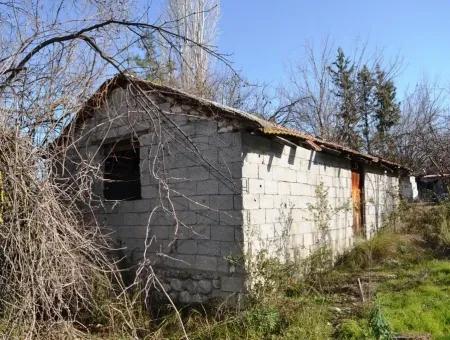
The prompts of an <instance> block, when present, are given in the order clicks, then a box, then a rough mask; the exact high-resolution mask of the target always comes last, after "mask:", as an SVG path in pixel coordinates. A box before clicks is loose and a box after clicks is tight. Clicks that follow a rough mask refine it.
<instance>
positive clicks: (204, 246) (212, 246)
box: [197, 227, 220, 256]
mask: <svg viewBox="0 0 450 340" xmlns="http://www.w3.org/2000/svg"><path fill="white" fill-rule="evenodd" d="M213 229H214V227H213ZM197 254H199V255H211V256H218V255H220V243H219V242H218V241H212V240H198V241H197Z"/></svg>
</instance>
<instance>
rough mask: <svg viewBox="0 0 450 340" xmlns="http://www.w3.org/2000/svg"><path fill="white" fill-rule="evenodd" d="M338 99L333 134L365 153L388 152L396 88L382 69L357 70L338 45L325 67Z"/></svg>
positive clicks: (395, 120) (394, 118)
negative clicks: (334, 57) (334, 131)
mask: <svg viewBox="0 0 450 340" xmlns="http://www.w3.org/2000/svg"><path fill="white" fill-rule="evenodd" d="M328 71H329V74H330V77H331V80H332V82H333V86H334V88H333V93H334V95H335V97H336V99H337V102H338V106H339V111H338V113H337V122H336V133H337V135H338V136H339V138H341V142H342V143H344V144H346V145H347V146H350V147H352V148H354V149H357V150H358V149H361V148H363V149H364V151H366V152H368V153H377V154H381V155H384V156H386V155H388V154H389V150H390V149H391V147H392V144H393V140H392V136H391V135H390V130H391V129H392V127H393V126H395V125H396V124H397V123H398V122H399V119H400V105H399V102H398V101H397V99H396V87H395V85H394V82H393V81H392V79H391V78H389V76H388V75H387V73H386V72H385V71H384V70H383V69H382V68H381V66H380V65H376V66H375V70H373V71H371V70H370V69H369V67H368V66H367V65H363V66H362V67H361V68H359V69H357V68H356V67H355V64H354V63H353V62H352V60H350V59H349V58H348V57H347V56H345V54H344V51H343V50H342V49H341V48H339V49H338V51H337V56H336V59H335V61H334V62H333V63H332V64H331V65H330V66H329V68H328Z"/></svg>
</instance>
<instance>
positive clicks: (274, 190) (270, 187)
mask: <svg viewBox="0 0 450 340" xmlns="http://www.w3.org/2000/svg"><path fill="white" fill-rule="evenodd" d="M264 184H265V185H264V193H265V194H269V195H275V194H278V182H277V181H265V183H264Z"/></svg>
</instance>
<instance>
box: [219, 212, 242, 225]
mask: <svg viewBox="0 0 450 340" xmlns="http://www.w3.org/2000/svg"><path fill="white" fill-rule="evenodd" d="M219 220H220V224H221V225H242V212H241V211H235V210H222V211H220V212H219Z"/></svg>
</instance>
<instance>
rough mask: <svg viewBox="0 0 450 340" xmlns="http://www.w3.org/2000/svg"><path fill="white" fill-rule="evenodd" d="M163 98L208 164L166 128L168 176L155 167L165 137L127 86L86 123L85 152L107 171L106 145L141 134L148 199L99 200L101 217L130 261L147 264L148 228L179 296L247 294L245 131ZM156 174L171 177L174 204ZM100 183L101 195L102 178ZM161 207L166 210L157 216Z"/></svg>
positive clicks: (164, 275)
mask: <svg viewBox="0 0 450 340" xmlns="http://www.w3.org/2000/svg"><path fill="white" fill-rule="evenodd" d="M155 100H156V99H155ZM158 101H159V105H160V107H161V108H162V109H163V110H164V112H165V113H166V114H167V115H168V116H170V118H171V119H172V120H173V121H175V122H176V123H177V126H178V128H180V129H181V130H182V131H183V133H184V134H185V135H186V136H188V137H189V139H190V140H191V141H192V143H193V145H194V146H195V148H196V149H198V150H199V152H200V154H201V156H202V157H203V158H204V159H205V160H206V162H205V161H204V160H202V159H201V158H199V157H198V156H196V154H195V153H193V152H191V151H189V149H192V145H190V143H188V142H187V141H186V140H185V139H184V138H183V137H181V135H180V134H178V133H176V132H175V130H176V128H174V127H172V126H170V124H166V123H164V124H163V130H162V132H160V135H161V136H162V137H161V138H162V140H163V141H164V150H161V149H159V150H160V151H161V152H160V154H159V156H160V157H159V158H158V159H159V160H161V159H162V155H164V162H163V164H164V171H163V170H162V168H161V166H156V168H154V164H157V163H155V162H154V161H155V153H156V151H157V150H158V147H161V145H160V144H159V141H160V140H161V139H160V138H158V137H155V134H154V133H153V127H152V125H151V124H150V122H149V121H150V119H149V117H148V116H147V114H146V113H144V112H142V108H140V107H139V106H136V105H135V102H134V99H133V98H131V97H129V96H128V95H127V94H126V92H125V91H124V90H122V89H116V90H114V91H113V93H112V94H111V96H110V99H109V100H108V102H107V105H104V106H103V107H102V108H100V109H99V110H98V111H97V112H96V113H95V114H94V115H93V118H91V119H88V120H87V121H86V122H85V125H84V127H83V129H82V131H81V132H80V135H85V137H83V138H82V139H81V141H80V143H79V145H78V148H79V151H80V152H81V154H83V158H85V159H88V160H90V161H91V163H92V165H93V166H98V167H99V168H100V169H101V165H100V162H101V161H102V154H103V152H102V150H101V148H100V149H99V145H100V144H101V141H102V140H103V141H105V142H113V141H119V140H122V139H125V138H129V136H130V134H131V133H132V132H135V133H137V134H138V136H139V143H140V158H141V161H140V171H141V176H140V179H141V195H142V199H139V200H132V201H121V202H109V201H102V202H101V204H100V202H97V203H94V204H97V205H98V206H99V207H98V209H97V211H96V217H97V220H98V221H99V223H100V224H102V225H103V226H104V227H105V229H106V230H107V232H108V233H110V236H111V238H112V239H113V240H115V241H117V242H118V244H119V245H120V246H122V247H123V252H124V254H125V255H127V258H128V261H129V263H130V264H135V263H138V262H139V261H140V260H141V258H142V256H143V252H144V244H145V240H146V236H147V231H148V237H147V241H148V242H150V247H149V248H148V250H147V257H148V258H150V259H151V260H152V264H153V266H154V268H155V269H156V270H157V272H158V274H159V275H160V279H161V280H162V281H163V282H164V285H165V289H166V290H167V292H168V293H169V294H170V296H171V297H172V298H173V299H175V300H178V301H180V302H183V303H190V302H203V301H205V300H207V299H209V298H211V297H215V296H224V295H229V294H231V293H235V292H240V291H241V290H242V289H243V287H244V273H243V270H242V268H241V267H239V266H236V258H238V257H239V256H241V255H242V251H241V250H242V246H241V243H242V196H241V171H242V152H241V137H240V132H233V129H232V128H230V126H228V125H227V124H223V123H218V122H217V121H215V120H213V119H207V118H204V117H202V115H200V114H199V113H198V112H197V111H196V110H195V109H194V108H193V107H191V106H189V105H186V104H181V103H177V102H175V101H174V100H172V98H171V97H168V98H167V99H166V100H165V101H162V100H161V98H159V99H158ZM175 135H176V136H177V137H176V138H175V137H174V136H175ZM154 172H156V175H157V176H158V177H164V178H166V179H167V180H168V183H169V187H170V191H169V194H170V200H169V199H167V191H166V190H164V187H161V186H160V183H159V181H157V180H155V176H154V175H153V173H154ZM96 186H97V194H98V195H99V197H100V198H101V196H102V183H101V181H99V182H98V183H96ZM171 204H173V206H174V208H175V211H176V214H175V216H174V215H173V214H171V212H170V210H171ZM162 206H164V207H165V209H166V212H164V209H163V208H162ZM155 207H159V208H157V210H156V212H155V213H154V214H153V215H152V218H151V219H149V218H150V215H151V212H152V210H153V209H155ZM175 218H176V219H178V221H179V224H178V226H177V225H176V219H175ZM149 221H150V224H149ZM158 254H164V256H160V255H158Z"/></svg>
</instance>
